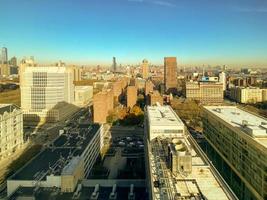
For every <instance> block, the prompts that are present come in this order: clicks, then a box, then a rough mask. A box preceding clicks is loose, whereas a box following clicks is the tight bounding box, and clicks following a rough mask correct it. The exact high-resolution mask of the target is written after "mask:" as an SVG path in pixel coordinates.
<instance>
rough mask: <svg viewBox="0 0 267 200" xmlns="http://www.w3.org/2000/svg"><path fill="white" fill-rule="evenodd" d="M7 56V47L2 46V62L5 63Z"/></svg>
mask: <svg viewBox="0 0 267 200" xmlns="http://www.w3.org/2000/svg"><path fill="white" fill-rule="evenodd" d="M7 61H8V57H7V48H6V47H3V48H2V64H7Z"/></svg>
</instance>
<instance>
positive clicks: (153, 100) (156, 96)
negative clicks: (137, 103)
mask: <svg viewBox="0 0 267 200" xmlns="http://www.w3.org/2000/svg"><path fill="white" fill-rule="evenodd" d="M147 97H148V99H147V104H148V105H150V106H153V105H156V104H157V103H158V104H159V105H161V106H163V97H162V96H161V95H160V93H159V91H157V90H154V91H152V92H150V93H149V94H148V96H147Z"/></svg>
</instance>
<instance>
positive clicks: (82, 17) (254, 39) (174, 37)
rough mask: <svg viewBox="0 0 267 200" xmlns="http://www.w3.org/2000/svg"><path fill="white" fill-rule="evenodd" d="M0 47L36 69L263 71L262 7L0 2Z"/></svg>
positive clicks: (190, 2) (261, 0)
mask: <svg viewBox="0 0 267 200" xmlns="http://www.w3.org/2000/svg"><path fill="white" fill-rule="evenodd" d="M0 46H6V47H7V48H8V50H9V57H10V56H13V55H15V56H17V57H19V58H21V57H23V56H30V55H33V56H35V58H36V59H37V61H39V62H55V61H57V60H59V59H61V60H64V61H65V62H67V63H77V64H98V63H99V64H108V63H111V62H112V57H113V56H116V57H117V60H118V63H122V64H125V63H139V62H141V60H142V59H143V58H147V59H148V60H149V61H150V62H151V63H155V64H161V63H163V57H164V56H176V57H177V58H178V60H179V65H202V64H211V65H216V64H220V65H222V64H228V65H233V66H244V65H249V66H267V1H266V0H0Z"/></svg>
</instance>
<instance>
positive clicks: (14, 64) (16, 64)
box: [9, 56, 18, 66]
mask: <svg viewBox="0 0 267 200" xmlns="http://www.w3.org/2000/svg"><path fill="white" fill-rule="evenodd" d="M9 64H10V65H11V66H18V63H17V58H16V57H15V56H14V57H12V58H11V59H10V61H9Z"/></svg>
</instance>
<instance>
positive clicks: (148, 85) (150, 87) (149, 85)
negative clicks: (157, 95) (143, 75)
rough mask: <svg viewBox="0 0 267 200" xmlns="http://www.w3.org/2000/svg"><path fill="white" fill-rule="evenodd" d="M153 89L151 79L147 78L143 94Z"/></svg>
mask: <svg viewBox="0 0 267 200" xmlns="http://www.w3.org/2000/svg"><path fill="white" fill-rule="evenodd" d="M153 90H154V84H153V83H152V81H151V80H147V81H146V82H145V95H148V94H149V92H151V91H152V92H153Z"/></svg>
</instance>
